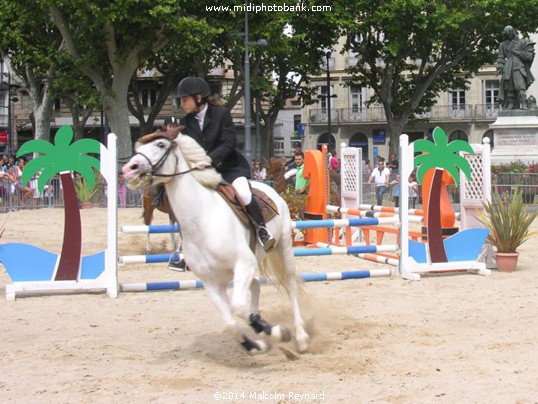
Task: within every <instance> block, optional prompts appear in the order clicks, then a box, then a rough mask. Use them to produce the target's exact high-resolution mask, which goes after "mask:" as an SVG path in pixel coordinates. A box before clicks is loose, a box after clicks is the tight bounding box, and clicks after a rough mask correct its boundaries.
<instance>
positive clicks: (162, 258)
mask: <svg viewBox="0 0 538 404" xmlns="http://www.w3.org/2000/svg"><path fill="white" fill-rule="evenodd" d="M181 259H183V254H178V253H174V254H152V255H124V256H120V257H118V264H121V265H130V264H157V263H161V262H170V261H179V260H181Z"/></svg>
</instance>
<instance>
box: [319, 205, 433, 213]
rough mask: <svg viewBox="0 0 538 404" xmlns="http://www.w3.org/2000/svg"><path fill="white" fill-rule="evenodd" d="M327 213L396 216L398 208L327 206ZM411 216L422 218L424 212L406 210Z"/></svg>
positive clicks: (420, 210)
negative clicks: (366, 213) (373, 213)
mask: <svg viewBox="0 0 538 404" xmlns="http://www.w3.org/2000/svg"><path fill="white" fill-rule="evenodd" d="M327 211H329V212H338V213H348V214H350V215H355V216H360V214H361V212H376V213H392V214H394V215H397V214H398V213H400V209H399V208H395V207H394V206H379V205H364V204H361V205H359V208H358V209H351V208H341V207H340V206H334V205H327ZM407 212H408V213H409V214H410V215H412V216H424V211H423V210H422V209H408V211H407Z"/></svg>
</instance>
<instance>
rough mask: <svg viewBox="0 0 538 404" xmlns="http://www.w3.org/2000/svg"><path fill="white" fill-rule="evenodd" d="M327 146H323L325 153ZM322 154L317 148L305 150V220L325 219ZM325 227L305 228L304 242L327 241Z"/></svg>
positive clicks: (325, 184)
mask: <svg viewBox="0 0 538 404" xmlns="http://www.w3.org/2000/svg"><path fill="white" fill-rule="evenodd" d="M326 152H327V146H325V153H326ZM323 156H324V154H323V153H322V152H320V151H319V150H307V151H306V153H305V162H304V170H303V177H304V178H307V179H309V180H310V186H309V190H308V198H307V200H306V208H305V212H304V219H305V220H326V219H327V213H326V211H325V206H327V200H326V197H325V190H326V187H327V179H326V177H325V164H324V159H323ZM329 233H330V231H329V230H327V229H307V230H306V232H305V236H304V241H305V243H311V244H315V243H317V242H324V243H327V242H328V240H329V236H328V234H329Z"/></svg>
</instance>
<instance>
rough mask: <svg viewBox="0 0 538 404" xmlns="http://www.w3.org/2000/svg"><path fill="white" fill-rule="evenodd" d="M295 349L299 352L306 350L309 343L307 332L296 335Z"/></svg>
mask: <svg viewBox="0 0 538 404" xmlns="http://www.w3.org/2000/svg"><path fill="white" fill-rule="evenodd" d="M296 343H297V350H298V351H299V352H306V350H307V349H308V345H309V344H310V337H309V336H308V334H304V335H301V336H299V335H298V336H297V337H296Z"/></svg>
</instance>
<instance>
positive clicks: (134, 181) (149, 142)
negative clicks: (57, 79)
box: [122, 127, 222, 189]
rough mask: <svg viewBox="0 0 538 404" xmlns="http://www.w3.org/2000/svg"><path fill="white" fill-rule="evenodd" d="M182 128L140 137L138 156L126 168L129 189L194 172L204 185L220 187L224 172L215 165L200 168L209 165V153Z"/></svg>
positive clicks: (125, 175) (124, 171) (124, 170)
mask: <svg viewBox="0 0 538 404" xmlns="http://www.w3.org/2000/svg"><path fill="white" fill-rule="evenodd" d="M181 129H182V127H178V128H174V129H169V130H168V131H166V132H159V131H157V132H155V133H151V134H149V135H145V136H143V137H141V138H140V139H138V141H137V142H136V145H135V154H134V156H133V157H131V159H130V160H129V161H128V162H127V163H126V164H125V165H124V166H123V168H122V172H123V175H124V177H125V180H126V181H127V185H128V186H129V188H132V189H138V188H141V187H144V186H146V185H148V184H150V183H151V184H160V183H168V182H170V181H172V180H173V179H174V178H176V177H179V176H181V175H183V174H187V173H191V172H192V174H193V176H194V178H195V179H196V180H197V181H198V182H199V183H200V184H202V185H204V186H207V187H211V188H216V186H217V184H218V183H219V182H220V181H221V180H222V177H221V175H220V174H219V173H217V171H216V170H215V169H213V168H212V167H207V168H206V169H203V170H202V169H200V168H203V167H202V166H204V165H206V164H207V163H206V156H207V154H206V152H205V150H204V149H203V148H202V147H201V146H200V145H199V144H198V143H197V142H196V140H194V139H193V138H191V137H190V136H184V135H182V134H181V133H180V131H181Z"/></svg>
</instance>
